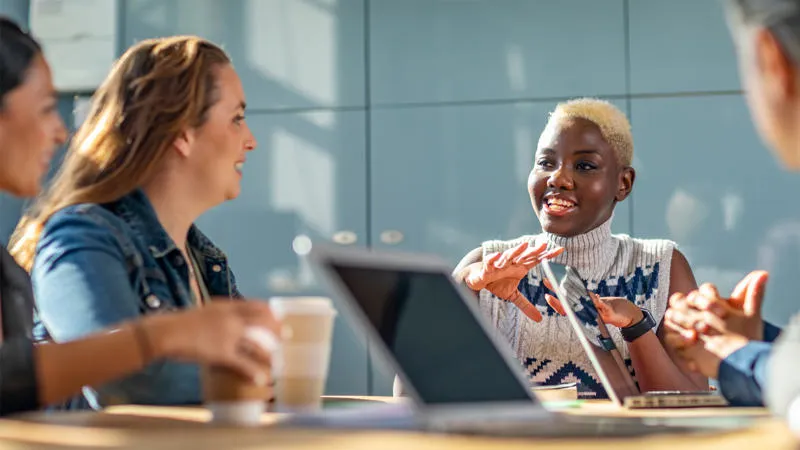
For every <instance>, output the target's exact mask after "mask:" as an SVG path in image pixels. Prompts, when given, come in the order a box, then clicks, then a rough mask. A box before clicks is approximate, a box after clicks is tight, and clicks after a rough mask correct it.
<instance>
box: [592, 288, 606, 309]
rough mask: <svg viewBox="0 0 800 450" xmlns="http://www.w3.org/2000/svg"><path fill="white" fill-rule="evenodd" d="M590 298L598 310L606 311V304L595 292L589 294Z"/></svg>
mask: <svg viewBox="0 0 800 450" xmlns="http://www.w3.org/2000/svg"><path fill="white" fill-rule="evenodd" d="M589 298H590V299H591V300H592V303H593V304H594V307H595V308H597V310H598V311H603V310H605V309H606V306H607V305H606V302H605V300H603V299H602V298H600V296H599V295H597V294H595V293H594V292H589Z"/></svg>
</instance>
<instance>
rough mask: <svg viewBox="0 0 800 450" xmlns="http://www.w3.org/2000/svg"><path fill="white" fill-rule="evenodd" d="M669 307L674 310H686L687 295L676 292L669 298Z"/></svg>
mask: <svg viewBox="0 0 800 450" xmlns="http://www.w3.org/2000/svg"><path fill="white" fill-rule="evenodd" d="M669 306H670V308H674V309H685V308H686V295H684V294H683V293H681V292H676V293H674V294H672V295H671V296H670V297H669Z"/></svg>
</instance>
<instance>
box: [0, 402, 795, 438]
mask: <svg viewBox="0 0 800 450" xmlns="http://www.w3.org/2000/svg"><path fill="white" fill-rule="evenodd" d="M333 399H337V398H333ZM338 399H341V398H338ZM347 399H351V400H360V401H378V402H383V401H393V400H391V399H387V398H375V397H373V398H352V397H348V398H347ZM564 412H567V413H570V414H586V415H605V416H608V415H611V416H628V417H630V416H634V417H636V416H638V417H697V416H709V415H713V416H716V415H726V414H749V415H757V416H763V419H759V422H758V423H757V425H755V426H754V427H752V428H751V429H747V430H743V431H736V432H728V433H720V434H714V435H703V436H699V437H698V436H686V435H683V436H675V435H673V436H652V437H647V438H643V439H627V440H626V439H592V440H591V441H590V443H589V442H587V440H580V439H550V440H542V439H537V440H536V441H535V442H536V448H537V449H542V448H544V449H559V450H571V449H579V448H586V447H587V445H591V448H592V449H593V450H594V449H601V450H602V449H609V450H611V449H613V450H626V449H636V450H642V449H648V450H650V449H655V450H658V449H669V450H675V448H676V446H687V448H691V449H692V450H700V449H725V450H728V449H732V448H750V447H752V448H767V449H769V450H780V449H794V448H798V445H797V442H800V441H797V440H795V439H794V438H793V437H792V436H791V435H790V433H789V432H788V430H787V429H786V427H785V426H783V425H782V424H781V423H780V422H778V421H775V420H773V419H770V418H769V417H768V416H767V415H766V412H765V411H763V410H760V409H747V410H745V409H736V410H734V409H729V408H709V409H687V410H648V411H627V410H622V409H618V408H616V407H614V406H613V405H611V404H610V403H607V402H587V403H585V404H583V405H582V407H581V408H576V409H570V410H565V411H564ZM209 417H210V416H209V414H208V412H207V411H206V410H204V409H202V408H189V407H143V406H119V407H113V408H109V409H107V410H105V411H103V412H72V413H66V412H64V413H49V414H45V413H32V414H26V415H22V416H18V417H15V418H10V419H4V420H0V449H5V448H10V449H30V448H45V449H50V448H53V449H55V448H64V449H65V448H72V449H74V448H93V449H122V448H147V449H149V450H157V449H162V448H170V449H173V448H186V449H190V450H204V449H223V448H226V449H227V448H231V449H233V448H237V449H269V448H281V449H309V448H337V447H342V448H351V449H357V450H358V449H374V448H381V449H398V450H401V449H402V450H407V449H409V448H414V449H423V450H424V449H434V448H444V449H459V450H470V449H487V448H488V449H491V448H497V449H503V450H511V449H517V448H519V449H526V450H530V448H531V445H532V443H533V442H534V441H532V440H530V439H508V438H486V437H466V436H444V435H435V434H423V433H410V432H393V431H343V430H319V429H317V430H297V429H295V430H290V429H281V428H272V427H268V426H266V427H263V428H251V429H248V428H224V427H218V426H213V425H211V424H208V423H207V421H208V419H209ZM275 417H276V416H275V415H273V414H266V415H265V418H264V420H265V423H269V422H271V421H274V420H275ZM689 446H690V447H689ZM678 448H682V447H678Z"/></svg>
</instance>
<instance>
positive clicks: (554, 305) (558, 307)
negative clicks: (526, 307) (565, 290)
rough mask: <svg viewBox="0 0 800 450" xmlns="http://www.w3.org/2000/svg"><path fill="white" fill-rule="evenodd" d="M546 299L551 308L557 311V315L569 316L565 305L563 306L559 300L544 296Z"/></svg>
mask: <svg viewBox="0 0 800 450" xmlns="http://www.w3.org/2000/svg"><path fill="white" fill-rule="evenodd" d="M544 299H545V301H547V304H548V305H550V307H551V308H553V309H555V310H556V312H557V313H559V314H561V315H562V316H566V315H567V312H566V311H565V310H564V305H562V304H561V302H560V301H559V300H558V299H557V298H555V297H554V296H552V295H550V294H544Z"/></svg>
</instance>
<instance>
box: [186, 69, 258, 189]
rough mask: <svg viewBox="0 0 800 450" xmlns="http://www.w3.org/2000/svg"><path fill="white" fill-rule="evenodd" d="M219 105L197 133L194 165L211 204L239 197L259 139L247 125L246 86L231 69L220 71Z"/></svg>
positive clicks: (217, 104) (216, 104)
mask: <svg viewBox="0 0 800 450" xmlns="http://www.w3.org/2000/svg"><path fill="white" fill-rule="evenodd" d="M214 70H215V71H216V79H217V95H218V101H217V102H216V103H215V104H214V106H212V107H211V108H210V109H209V110H208V119H207V120H206V122H205V123H204V124H203V125H201V126H200V127H198V128H197V129H196V130H195V133H194V139H193V144H192V147H193V148H192V150H191V154H190V157H189V160H190V163H191V164H192V165H193V166H194V168H195V169H196V170H195V171H194V172H195V176H196V177H197V178H196V179H198V180H203V186H205V190H206V192H207V193H208V195H209V200H211V203H214V204H216V203H221V202H223V201H226V200H232V199H234V198H236V197H238V196H239V192H240V191H241V182H242V166H243V165H244V162H245V159H246V155H247V152H249V151H251V150H253V149H255V147H256V139H255V137H254V136H253V133H252V132H251V131H250V127H248V125H247V122H246V121H245V115H244V113H245V97H244V89H243V88H242V82H241V80H240V79H239V76H238V75H237V74H236V71H235V70H234V69H233V67H232V66H231V65H223V66H219V67H216V68H215V69H214Z"/></svg>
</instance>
